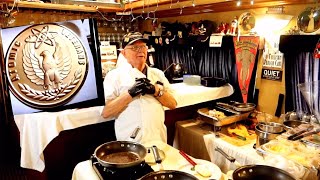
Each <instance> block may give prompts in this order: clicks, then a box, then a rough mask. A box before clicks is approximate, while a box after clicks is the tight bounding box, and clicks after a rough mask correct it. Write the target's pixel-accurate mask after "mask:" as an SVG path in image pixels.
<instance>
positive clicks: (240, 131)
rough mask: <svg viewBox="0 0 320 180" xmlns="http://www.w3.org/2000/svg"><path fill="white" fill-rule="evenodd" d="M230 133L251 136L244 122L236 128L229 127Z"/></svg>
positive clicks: (244, 136) (245, 136)
mask: <svg viewBox="0 0 320 180" xmlns="http://www.w3.org/2000/svg"><path fill="white" fill-rule="evenodd" d="M228 133H229V134H231V135H232V134H236V135H238V136H240V137H242V138H245V139H246V138H247V137H249V136H250V134H249V132H248V129H247V128H246V127H245V126H244V125H242V124H237V126H236V128H231V127H228Z"/></svg>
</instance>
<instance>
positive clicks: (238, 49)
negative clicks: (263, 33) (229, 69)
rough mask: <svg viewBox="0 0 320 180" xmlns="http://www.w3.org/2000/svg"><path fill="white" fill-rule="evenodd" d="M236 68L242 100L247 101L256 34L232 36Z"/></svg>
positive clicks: (256, 41) (255, 51)
mask: <svg viewBox="0 0 320 180" xmlns="http://www.w3.org/2000/svg"><path fill="white" fill-rule="evenodd" d="M233 42H234V49H235V54H236V64H237V70H238V83H239V86H240V89H241V94H242V98H243V102H245V103H246V102H247V98H248V89H249V84H250V80H251V76H252V71H253V67H254V63H255V58H256V54H257V49H258V45H259V37H258V36H240V37H239V40H238V37H234V38H233Z"/></svg>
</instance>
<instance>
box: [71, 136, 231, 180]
mask: <svg viewBox="0 0 320 180" xmlns="http://www.w3.org/2000/svg"><path fill="white" fill-rule="evenodd" d="M143 145H144V146H145V147H151V146H153V145H156V146H157V147H158V149H160V150H162V151H163V152H164V154H165V158H164V160H163V161H162V166H163V169H164V170H179V167H183V166H184V165H186V164H188V163H189V162H188V161H187V160H185V159H184V158H183V157H182V156H181V155H180V153H179V151H178V150H177V149H175V148H173V147H172V146H170V145H168V144H165V143H163V142H161V141H154V142H150V143H146V144H143ZM191 158H192V157H191ZM149 165H150V166H151V168H152V169H153V170H154V171H158V170H159V166H158V165H157V164H149ZM225 177H226V176H225V174H223V173H222V176H221V178H220V179H221V180H223V179H225ZM88 179H90V180H100V179H99V176H98V175H97V174H96V172H95V171H94V169H93V167H92V165H91V160H87V161H83V162H80V163H78V164H77V165H76V167H75V168H74V170H73V173H72V180H88Z"/></svg>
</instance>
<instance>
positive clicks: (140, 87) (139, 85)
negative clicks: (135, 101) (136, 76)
mask: <svg viewBox="0 0 320 180" xmlns="http://www.w3.org/2000/svg"><path fill="white" fill-rule="evenodd" d="M144 89H145V83H144V82H143V81H137V80H136V82H135V83H134V85H133V86H132V87H131V88H130V89H129V90H128V93H129V94H130V96H131V97H136V96H137V95H139V94H141V93H143V91H144Z"/></svg>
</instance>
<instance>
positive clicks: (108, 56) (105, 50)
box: [100, 41, 117, 61]
mask: <svg viewBox="0 0 320 180" xmlns="http://www.w3.org/2000/svg"><path fill="white" fill-rule="evenodd" d="M104 42H106V41H102V42H101V46H100V54H101V60H102V61H106V60H115V59H117V46H115V45H110V44H109V42H107V43H106V44H105V43H104Z"/></svg>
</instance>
